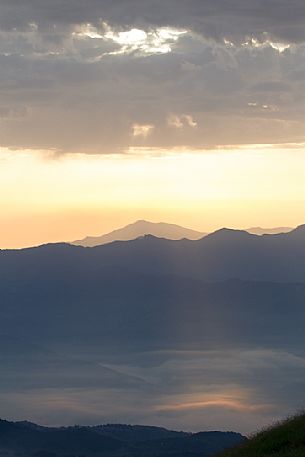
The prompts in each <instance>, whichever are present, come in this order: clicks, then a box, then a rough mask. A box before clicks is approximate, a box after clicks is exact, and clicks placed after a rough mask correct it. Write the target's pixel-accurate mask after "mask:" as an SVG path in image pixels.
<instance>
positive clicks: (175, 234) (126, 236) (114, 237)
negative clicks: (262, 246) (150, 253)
mask: <svg viewBox="0 0 305 457" xmlns="http://www.w3.org/2000/svg"><path fill="white" fill-rule="evenodd" d="M292 230H293V229H292V228H291V227H276V228H261V227H252V228H249V229H246V231H247V232H248V233H251V234H253V235H267V234H268V235H275V234H278V233H288V232H291V231H292ZM145 235H153V236H155V237H157V238H166V239H168V240H182V239H183V238H186V239H188V240H199V239H200V238H203V237H205V236H206V235H207V233H204V232H198V231H196V230H191V229H188V228H185V227H181V226H179V225H175V224H167V223H165V222H160V223H154V222H148V221H137V222H135V223H134V224H129V225H127V226H126V227H123V228H120V229H118V230H114V231H113V232H111V233H107V234H105V235H101V236H88V237H86V238H84V239H82V240H77V241H73V242H71V243H70V244H74V245H76V246H84V247H94V246H100V245H102V244H107V243H112V242H113V241H130V240H135V239H136V238H140V237H142V236H145Z"/></svg>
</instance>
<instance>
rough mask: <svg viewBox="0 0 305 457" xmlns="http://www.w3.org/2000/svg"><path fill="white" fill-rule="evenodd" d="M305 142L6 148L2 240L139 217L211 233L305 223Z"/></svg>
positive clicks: (0, 181)
mask: <svg viewBox="0 0 305 457" xmlns="http://www.w3.org/2000/svg"><path fill="white" fill-rule="evenodd" d="M304 169H305V155H304V149H303V147H293V145H291V146H289V145H288V146H283V147H275V146H273V147H268V146H260V147H258V146H244V147H240V148H236V149H229V148H228V149H222V150H221V149H216V150H210V151H189V152H181V150H179V151H172V152H169V153H167V152H164V151H155V150H154V151H152V152H151V153H149V151H142V150H139V151H134V153H132V154H126V155H124V154H121V155H109V156H108V155H86V154H66V155H62V156H54V157H52V156H50V155H48V154H44V153H42V152H41V153H39V152H34V151H8V150H2V151H1V152H0V211H1V213H0V214H1V215H0V248H2V249H5V248H22V247H27V246H34V245H39V244H43V243H47V242H58V241H72V240H75V239H81V238H83V237H85V236H88V235H91V236H98V235H102V234H104V233H107V232H110V231H112V230H114V229H116V228H118V227H122V226H124V225H127V224H129V223H132V222H135V221H136V220H138V219H146V220H150V221H152V222H161V221H162V222H168V223H175V224H178V225H182V226H185V227H188V228H193V229H195V230H199V231H202V232H211V231H214V230H216V229H218V228H221V227H231V228H249V227H253V226H263V227H278V226H290V227H296V226H297V225H300V224H302V223H304V222H305V205H304V203H305V183H304Z"/></svg>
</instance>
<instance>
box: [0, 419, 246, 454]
mask: <svg viewBox="0 0 305 457" xmlns="http://www.w3.org/2000/svg"><path fill="white" fill-rule="evenodd" d="M245 439H246V438H245V437H244V436H243V435H241V434H240V433H236V432H216V431H215V432H200V433H186V432H176V431H172V430H168V429H165V428H161V427H150V426H139V425H138V426H132V425H122V424H117V425H111V424H107V425H97V426H72V427H44V426H40V425H37V424H35V423H32V422H27V421H23V422H9V421H5V420H0V452H1V456H2V457H3V456H5V455H9V456H12V457H24V456H25V455H26V457H32V456H33V457H40V456H41V457H42V456H46V455H48V456H52V457H64V456H67V455H75V453H77V455H80V453H81V454H82V453H84V454H85V455H86V456H89V457H91V456H92V457H101V456H103V457H108V456H113V455H114V453H115V454H119V455H120V456H122V457H123V456H124V457H133V456H134V455H137V456H138V457H142V456H143V457H144V456H149V457H150V456H151V457H154V456H156V455H158V456H160V457H167V456H168V457H180V456H181V452H182V453H185V454H186V455H188V454H190V455H192V456H194V457H209V456H211V455H212V454H215V453H216V452H219V451H222V450H224V449H226V448H228V447H233V446H234V445H236V444H240V443H242V442H243V441H244V440H245Z"/></svg>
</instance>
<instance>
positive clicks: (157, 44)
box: [73, 22, 187, 57]
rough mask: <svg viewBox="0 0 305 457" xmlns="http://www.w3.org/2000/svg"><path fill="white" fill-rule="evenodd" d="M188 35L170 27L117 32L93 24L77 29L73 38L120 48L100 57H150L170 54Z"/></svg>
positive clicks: (108, 27) (107, 26)
mask: <svg viewBox="0 0 305 457" xmlns="http://www.w3.org/2000/svg"><path fill="white" fill-rule="evenodd" d="M186 33H187V31H186V30H179V29H175V28H169V27H160V28H155V29H153V30H149V31H145V30H141V29H137V28H132V29H130V30H124V31H117V30H115V29H113V28H112V27H111V26H110V25H109V24H107V23H105V22H103V23H102V24H101V28H100V29H99V28H97V27H95V26H93V25H92V24H82V25H81V26H78V27H77V28H76V30H75V31H74V32H73V36H74V37H77V38H79V39H82V38H91V39H94V40H101V41H104V42H111V43H114V44H115V45H117V46H118V49H116V50H114V51H110V52H105V53H103V54H102V55H101V56H100V57H103V56H106V55H122V54H132V53H137V54H141V55H147V56H148V55H152V54H168V53H170V52H171V51H172V47H173V45H174V44H175V43H176V42H177V41H178V40H179V38H180V37H181V36H182V35H185V34H186Z"/></svg>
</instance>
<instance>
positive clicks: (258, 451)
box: [218, 415, 305, 457]
mask: <svg viewBox="0 0 305 457" xmlns="http://www.w3.org/2000/svg"><path fill="white" fill-rule="evenodd" d="M304 430H305V415H300V416H296V417H294V418H292V419H288V420H287V421H285V422H283V423H281V424H278V425H276V426H274V427H271V428H269V429H266V430H264V431H263V432H260V433H258V434H257V435H255V436H254V437H253V438H251V439H250V440H247V441H245V442H244V443H243V444H241V445H239V446H237V447H236V449H230V450H228V451H225V452H223V453H221V454H220V455H219V456H218V457H269V456H272V457H302V456H304V455H305V441H304Z"/></svg>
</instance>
